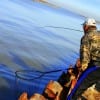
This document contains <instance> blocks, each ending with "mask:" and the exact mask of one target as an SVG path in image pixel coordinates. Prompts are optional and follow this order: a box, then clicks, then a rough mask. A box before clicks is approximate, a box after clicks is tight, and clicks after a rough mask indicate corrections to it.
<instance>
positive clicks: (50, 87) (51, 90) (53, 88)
mask: <svg viewBox="0 0 100 100" xmlns="http://www.w3.org/2000/svg"><path fill="white" fill-rule="evenodd" d="M62 90H63V88H62V86H61V85H60V84H59V83H58V82H57V81H52V80H51V81H50V82H49V83H48V84H47V86H46V88H45V91H44V92H45V93H46V94H48V96H49V97H51V98H55V99H54V100H60V98H59V96H60V94H61V92H62Z"/></svg>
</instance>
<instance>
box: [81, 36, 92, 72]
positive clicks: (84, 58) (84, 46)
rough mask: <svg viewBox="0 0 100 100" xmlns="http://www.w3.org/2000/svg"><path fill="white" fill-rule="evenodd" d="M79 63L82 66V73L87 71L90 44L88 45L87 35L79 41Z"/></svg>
mask: <svg viewBox="0 0 100 100" xmlns="http://www.w3.org/2000/svg"><path fill="white" fill-rule="evenodd" d="M80 62H81V66H82V71H84V70H85V69H87V67H88V64H89V62H90V44H89V37H88V36H87V35H85V36H84V37H83V38H82V39H81V44H80Z"/></svg>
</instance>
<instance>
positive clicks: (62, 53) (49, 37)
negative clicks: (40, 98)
mask: <svg viewBox="0 0 100 100" xmlns="http://www.w3.org/2000/svg"><path fill="white" fill-rule="evenodd" d="M80 22H82V18H81V17H80V16H78V15H76V14H75V13H71V12H69V11H67V10H66V11H65V10H64V9H61V8H57V9H55V8H51V7H49V6H46V5H44V4H41V3H37V2H33V1H32V0H1V1H0V48H1V49H0V100H16V97H17V95H18V94H19V93H20V92H22V91H27V92H28V93H30V94H32V92H33V93H34V92H39V93H42V91H43V88H44V87H45V85H46V84H47V82H48V81H49V80H50V79H53V80H56V79H57V78H58V76H59V75H60V74H61V71H60V72H55V73H51V74H50V73H49V74H48V75H47V74H46V76H43V77H41V78H39V79H37V80H30V78H34V77H36V76H39V75H41V73H37V72H34V71H35V70H37V71H42V72H45V71H52V70H59V69H66V68H67V67H68V66H69V65H70V64H73V65H74V64H75V61H76V59H77V58H78V57H79V46H80V38H81V36H82V32H78V31H74V30H67V29H62V28H52V27H47V26H55V27H68V28H74V29H79V30H82V29H81V25H80V24H81V23H80ZM19 70H34V71H32V72H29V71H28V72H27V71H25V72H21V73H18V75H20V76H21V77H24V78H26V79H27V80H28V81H26V80H24V81H23V82H22V81H21V80H22V79H19V78H18V77H17V78H16V77H15V72H16V71H19ZM62 71H63V70H62ZM40 80H41V82H40ZM37 83H38V84H37ZM32 89H33V90H32ZM34 90H35V91H34ZM8 96H9V99H7V98H8Z"/></svg>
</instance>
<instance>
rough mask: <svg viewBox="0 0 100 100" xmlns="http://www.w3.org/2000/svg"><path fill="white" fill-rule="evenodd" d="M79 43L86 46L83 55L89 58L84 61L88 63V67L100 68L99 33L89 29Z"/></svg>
mask: <svg viewBox="0 0 100 100" xmlns="http://www.w3.org/2000/svg"><path fill="white" fill-rule="evenodd" d="M81 42H82V43H83V44H84V45H85V44H86V45H85V46H86V48H85V47H84V48H85V50H86V52H84V53H86V54H88V55H89V56H90V57H89V59H86V60H87V61H88V62H89V65H88V66H93V65H94V66H100V32H98V31H97V30H95V29H91V28H90V29H89V30H88V32H87V33H86V35H85V36H83V38H82V40H81ZM87 45H88V46H87ZM87 47H88V48H87Z"/></svg>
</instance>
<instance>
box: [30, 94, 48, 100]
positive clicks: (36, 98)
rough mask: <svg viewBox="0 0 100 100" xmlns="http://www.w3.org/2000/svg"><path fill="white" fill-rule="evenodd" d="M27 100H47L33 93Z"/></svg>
mask: <svg viewBox="0 0 100 100" xmlns="http://www.w3.org/2000/svg"><path fill="white" fill-rule="evenodd" d="M29 100H47V99H46V98H45V97H44V96H43V95H41V94H38V93H35V94H34V95H32V96H31V98H30V99H29Z"/></svg>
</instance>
